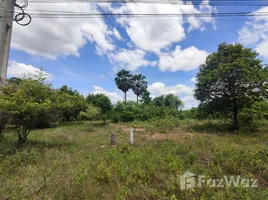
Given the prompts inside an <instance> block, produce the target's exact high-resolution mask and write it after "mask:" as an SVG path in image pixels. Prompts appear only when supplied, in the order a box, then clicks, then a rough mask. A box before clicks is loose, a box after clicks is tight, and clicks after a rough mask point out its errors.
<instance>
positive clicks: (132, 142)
mask: <svg viewBox="0 0 268 200" xmlns="http://www.w3.org/2000/svg"><path fill="white" fill-rule="evenodd" d="M129 130H130V144H134V137H133V131H134V129H133V128H132V127H131V128H130V129H129Z"/></svg>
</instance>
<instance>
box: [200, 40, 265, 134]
mask: <svg viewBox="0 0 268 200" xmlns="http://www.w3.org/2000/svg"><path fill="white" fill-rule="evenodd" d="M257 56H258V54H257V53H256V52H254V51H252V50H251V49H249V48H244V47H243V45H242V44H230V45H227V44H226V43H222V44H220V45H219V47H218V51H217V52H215V53H212V54H210V55H209V56H208V57H207V59H206V61H205V63H204V64H203V65H202V66H201V67H200V72H199V73H198V75H197V84H196V89H195V97H196V98H197V99H198V100H199V101H200V102H201V104H200V106H202V107H203V108H206V109H207V110H208V111H209V112H221V113H229V112H231V113H232V115H233V126H234V129H235V130H237V129H239V122H238V114H239V112H240V111H241V110H242V109H243V108H248V107H251V106H252V105H253V104H254V102H256V101H261V100H263V99H264V98H266V97H267V81H268V80H267V78H268V69H267V67H265V66H263V65H262V61H261V60H260V59H258V58H257Z"/></svg>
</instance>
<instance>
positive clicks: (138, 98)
mask: <svg viewBox="0 0 268 200" xmlns="http://www.w3.org/2000/svg"><path fill="white" fill-rule="evenodd" d="M137 104H139V96H138V95H137Z"/></svg>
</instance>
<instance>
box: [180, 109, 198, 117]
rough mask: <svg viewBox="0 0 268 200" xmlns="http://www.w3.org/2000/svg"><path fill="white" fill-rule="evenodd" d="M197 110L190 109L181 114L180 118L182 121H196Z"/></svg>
mask: <svg viewBox="0 0 268 200" xmlns="http://www.w3.org/2000/svg"><path fill="white" fill-rule="evenodd" d="M198 115H199V110H198V108H194V107H193V108H191V109H190V110H184V111H182V112H181V117H182V118H183V119H187V118H188V119H198Z"/></svg>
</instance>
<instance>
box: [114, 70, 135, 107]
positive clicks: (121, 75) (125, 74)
mask: <svg viewBox="0 0 268 200" xmlns="http://www.w3.org/2000/svg"><path fill="white" fill-rule="evenodd" d="M131 81H132V75H131V74H130V73H129V71H126V70H121V71H119V72H118V73H117V77H116V78H115V83H116V85H117V87H118V89H120V90H122V91H123V92H124V94H125V99H124V100H125V102H126V101H127V91H128V90H129V89H131V86H132V83H131Z"/></svg>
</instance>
